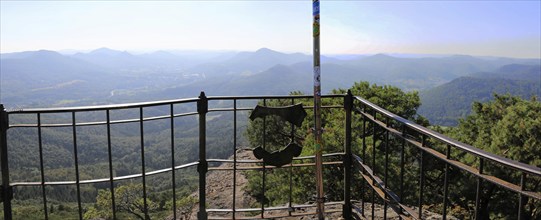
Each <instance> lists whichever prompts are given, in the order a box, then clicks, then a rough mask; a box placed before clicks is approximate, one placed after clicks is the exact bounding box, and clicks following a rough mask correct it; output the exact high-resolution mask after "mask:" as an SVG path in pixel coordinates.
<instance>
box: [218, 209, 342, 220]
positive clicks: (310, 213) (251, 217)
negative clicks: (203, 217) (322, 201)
mask: <svg viewBox="0 0 541 220" xmlns="http://www.w3.org/2000/svg"><path fill="white" fill-rule="evenodd" d="M258 210H259V211H261V208H260V209H258ZM336 212H342V209H327V210H325V213H326V214H330V213H336ZM316 214H317V213H316V212H299V213H291V214H289V213H288V214H283V215H265V218H261V217H257V216H247V217H239V216H235V219H243V220H253V219H276V218H287V217H300V216H307V215H316ZM208 219H215V220H221V219H224V220H225V219H233V218H232V217H222V216H209V217H208Z"/></svg>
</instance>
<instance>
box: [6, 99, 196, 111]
mask: <svg viewBox="0 0 541 220" xmlns="http://www.w3.org/2000/svg"><path fill="white" fill-rule="evenodd" d="M198 100H199V98H187V99H175V100H164V101H153V102H138V103H128V104H112V105H96V106H81V107H60V108H30V109H18V110H8V111H7V112H8V113H9V114H35V113H62V112H82V111H100V110H113V109H128V108H141V107H152V106H160V105H174V104H182V103H190V102H197V101H198Z"/></svg>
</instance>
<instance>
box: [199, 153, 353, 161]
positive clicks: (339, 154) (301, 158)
mask: <svg viewBox="0 0 541 220" xmlns="http://www.w3.org/2000/svg"><path fill="white" fill-rule="evenodd" d="M322 156H323V157H333V156H344V153H343V152H339V153H329V154H323V155H322ZM307 159H315V156H302V157H294V158H293V160H307ZM207 162H209V163H211V162H214V163H234V162H235V161H234V160H230V159H207ZM262 162H263V160H236V163H262Z"/></svg>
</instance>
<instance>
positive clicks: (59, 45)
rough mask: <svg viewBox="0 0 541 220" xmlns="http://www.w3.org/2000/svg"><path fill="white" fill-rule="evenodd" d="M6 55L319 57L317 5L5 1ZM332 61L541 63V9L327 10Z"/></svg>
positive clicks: (526, 4)
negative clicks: (440, 57)
mask: <svg viewBox="0 0 541 220" xmlns="http://www.w3.org/2000/svg"><path fill="white" fill-rule="evenodd" d="M0 6H1V7H0V12H1V13H0V14H1V15H0V16H1V17H0V18H1V19H0V25H1V26H0V50H1V52H3V53H5V52H14V51H25V50H38V49H49V50H63V49H79V50H88V49H95V48H100V47H109V48H112V49H118V50H128V51H142V50H158V49H205V50H209V49H210V50H256V49H258V48H261V47H268V48H271V49H274V50H278V51H284V52H303V53H307V54H310V53H311V50H312V36H311V23H312V15H311V14H312V13H311V10H312V8H311V1H203V2H201V1H160V2H156V1H117V2H111V1H75V2H67V1H57V2H53V1H51V2H48V1H28V2H21V1H4V0H2V1H1V5H0ZM321 25H322V27H321V38H322V39H321V47H322V53H323V54H342V53H348V54H366V53H436V54H469V55H488V56H507V57H533V58H539V57H541V1H539V0H534V1H478V2H471V1H416V2H408V1H325V0H322V2H321Z"/></svg>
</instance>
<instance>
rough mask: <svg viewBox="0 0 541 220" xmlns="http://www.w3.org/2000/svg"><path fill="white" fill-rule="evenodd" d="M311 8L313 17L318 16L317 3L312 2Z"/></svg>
mask: <svg viewBox="0 0 541 220" xmlns="http://www.w3.org/2000/svg"><path fill="white" fill-rule="evenodd" d="M312 7H313V15H314V16H315V15H319V1H314V3H313V4H312Z"/></svg>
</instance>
